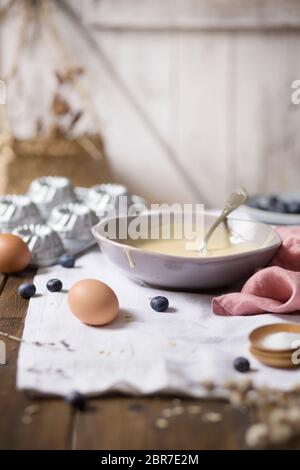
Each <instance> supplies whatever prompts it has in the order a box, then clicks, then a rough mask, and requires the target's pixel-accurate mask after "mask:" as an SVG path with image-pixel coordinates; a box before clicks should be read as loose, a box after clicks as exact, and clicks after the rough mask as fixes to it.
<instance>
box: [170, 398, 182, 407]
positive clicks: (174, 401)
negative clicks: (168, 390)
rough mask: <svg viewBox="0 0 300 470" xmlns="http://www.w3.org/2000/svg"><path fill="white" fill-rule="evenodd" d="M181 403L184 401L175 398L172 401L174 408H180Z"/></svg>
mask: <svg viewBox="0 0 300 470" xmlns="http://www.w3.org/2000/svg"><path fill="white" fill-rule="evenodd" d="M181 403H182V400H180V398H174V399H173V400H172V405H173V406H179V405H181Z"/></svg>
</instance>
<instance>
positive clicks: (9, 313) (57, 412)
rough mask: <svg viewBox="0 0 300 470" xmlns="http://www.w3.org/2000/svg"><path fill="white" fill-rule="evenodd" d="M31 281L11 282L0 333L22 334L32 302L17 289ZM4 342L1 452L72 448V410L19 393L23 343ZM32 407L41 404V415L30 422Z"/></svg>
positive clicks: (1, 303) (0, 309) (0, 307)
mask: <svg viewBox="0 0 300 470" xmlns="http://www.w3.org/2000/svg"><path fill="white" fill-rule="evenodd" d="M31 278H32V273H25V274H24V275H22V276H19V277H16V276H13V277H12V276H11V277H9V278H8V279H7V281H6V283H5V287H4V289H3V291H2V293H1V295H0V330H2V331H5V332H6V333H8V334H11V335H15V336H21V335H22V331H23V325H24V319H25V314H26V310H27V306H28V301H27V300H24V299H22V298H20V297H19V295H18V293H17V288H18V285H20V284H21V283H22V282H27V281H29V280H30V279H31ZM1 279H2V283H3V277H2V278H0V285H1ZM0 339H1V340H3V338H0ZM4 340H5V344H6V349H7V364H6V365H4V366H0V383H1V387H0V409H1V419H0V449H66V448H69V446H70V442H71V441H70V436H71V434H72V419H73V417H72V415H71V414H70V410H69V407H68V406H67V405H66V404H65V403H64V402H63V401H58V400H54V399H51V400H47V401H45V400H38V401H37V400H34V399H31V398H30V397H29V396H26V395H25V394H24V393H21V392H19V391H17V390H16V385H15V376H16V361H17V355H18V347H19V343H16V342H15V341H11V340H8V339H4ZM32 404H38V412H37V413H36V414H34V415H33V416H32V417H31V419H30V417H29V418H28V415H26V409H27V407H28V406H29V405H32ZM58 422H59V424H58Z"/></svg>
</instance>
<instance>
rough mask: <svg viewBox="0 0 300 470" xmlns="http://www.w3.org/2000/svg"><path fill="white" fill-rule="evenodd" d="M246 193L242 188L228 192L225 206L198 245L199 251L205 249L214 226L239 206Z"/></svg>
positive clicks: (223, 220)
mask: <svg viewBox="0 0 300 470" xmlns="http://www.w3.org/2000/svg"><path fill="white" fill-rule="evenodd" d="M247 198H248V194H247V192H246V191H245V189H243V188H239V189H237V190H236V191H235V192H234V193H232V194H230V196H229V198H228V199H227V201H226V203H225V206H224V208H223V210H222V213H221V215H220V216H219V217H218V218H217V220H216V221H215V222H214V223H213V225H212V226H211V227H210V229H209V230H208V232H207V234H206V235H205V237H204V241H203V243H202V245H201V247H200V251H205V250H207V245H208V242H209V240H210V237H211V236H212V234H213V233H214V231H215V230H216V228H217V227H218V226H219V225H220V224H221V223H222V222H226V219H227V217H228V215H229V214H231V212H233V211H234V210H235V209H237V208H238V207H240V206H241V205H242V204H244V202H245V201H246V200H247Z"/></svg>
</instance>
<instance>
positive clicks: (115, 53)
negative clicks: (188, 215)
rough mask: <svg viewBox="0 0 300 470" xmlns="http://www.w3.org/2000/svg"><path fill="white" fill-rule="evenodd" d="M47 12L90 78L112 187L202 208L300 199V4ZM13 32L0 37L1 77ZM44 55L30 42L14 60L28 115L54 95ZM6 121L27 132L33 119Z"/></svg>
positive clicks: (172, 1)
mask: <svg viewBox="0 0 300 470" xmlns="http://www.w3.org/2000/svg"><path fill="white" fill-rule="evenodd" d="M53 10H54V11H55V18H56V24H57V27H58V28H59V30H60V31H61V33H62V34H63V36H64V40H65V45H66V48H67V49H68V50H69V51H70V52H71V53H72V56H73V57H76V59H77V61H78V63H82V64H83V65H85V66H86V68H87V69H88V72H89V74H88V77H87V78H86V79H85V85H86V86H87V87H88V88H89V90H90V92H91V94H92V97H93V101H94V103H95V105H96V107H97V112H98V115H99V119H100V125H101V131H102V133H103V135H104V138H105V141H106V145H107V153H108V155H109V159H110V163H111V166H112V169H113V172H114V178H115V179H116V180H119V181H121V182H123V183H125V184H127V185H128V186H129V187H130V189H131V190H133V191H135V192H137V193H140V194H143V195H144V196H145V197H147V198H148V199H149V200H153V201H167V202H172V201H179V202H192V201H198V202H205V203H207V204H209V205H210V206H216V205H219V204H221V203H222V201H223V199H224V197H225V196H226V195H227V193H228V192H229V191H230V190H231V189H232V188H234V187H236V186H237V185H243V186H245V187H246V188H247V189H248V191H249V192H251V193H256V192H262V191H278V190H285V189H293V190H294V189H299V190H300V105H299V106H297V105H294V104H292V103H291V93H292V90H291V83H292V81H293V80H296V79H299V78H300V2H299V1H296V0H293V1H292V0H264V1H263V0H261V1H259V2H257V1H255V0H251V1H250V0H249V1H247V2H246V1H243V0H210V1H209V0H206V1H204V0H85V1H84V2H83V1H82V2H78V1H75V0H59V1H58V0H57V2H56V5H54V6H53ZM14 23H17V18H11V22H10V26H9V28H6V29H7V30H5V28H4V30H3V31H2V37H4V38H6V42H5V40H4V41H2V56H3V62H4V65H3V67H4V68H5V67H6V66H7V63H8V62H9V60H10V57H6V56H8V55H9V54H8V53H7V50H8V49H9V50H10V48H6V47H4V45H5V44H7V41H8V39H7V38H10V40H9V43H12V42H13V40H14V38H13V34H12V31H13V30H14ZM15 27H16V25H15ZM47 54H48V55H46V54H45V49H44V47H43V44H42V41H40V43H39V44H38V45H36V47H35V49H34V52H31V53H27V55H26V58H25V59H24V61H23V62H22V70H23V74H22V76H23V78H22V80H23V82H22V84H23V87H24V88H25V90H27V95H26V92H24V94H25V95H26V96H27V98H28V99H29V98H30V99H31V105H30V110H31V115H32V116H38V115H39V113H41V110H42V109H43V107H45V108H46V106H47V104H48V102H49V99H50V96H51V89H52V88H53V83H54V82H53V78H52V75H51V66H50V65H49V64H51V63H55V60H56V59H55V54H54V52H53V51H52V52H51V53H50V52H49V51H48V53H47ZM46 59H47V60H46ZM50 59H51V60H50ZM51 61H52V62H51ZM49 68H50V70H49ZM37 76H38V79H37V78H36V77H37ZM24 77H25V78H24ZM34 77H35V78H34ZM24 83H25V85H24ZM32 84H34V87H33V85H32ZM32 100H34V101H35V103H37V104H36V106H33V105H32ZM16 121H19V122H17V124H16V128H17V129H19V131H20V132H21V133H23V134H24V133H26V132H31V131H32V129H33V124H32V123H33V120H32V121H31V122H30V119H29V120H28V119H26V121H25V124H26V125H24V119H23V120H22V119H19V120H18V119H16ZM87 125H89V124H88V123H87Z"/></svg>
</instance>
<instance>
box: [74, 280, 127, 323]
mask: <svg viewBox="0 0 300 470" xmlns="http://www.w3.org/2000/svg"><path fill="white" fill-rule="evenodd" d="M68 302H69V307H70V309H71V311H72V312H73V313H74V315H75V316H76V317H77V318H78V319H79V320H80V321H82V322H83V323H86V324H87V325H95V326H96V325H107V324H108V323H111V322H112V321H113V320H114V319H115V318H116V316H117V315H118V311H119V302H118V298H117V296H116V294H115V293H114V291H113V290H112V289H111V288H110V287H109V286H108V285H107V284H105V283H104V282H101V281H98V280H97V279H83V280H82V281H79V282H76V284H74V286H73V287H72V288H71V290H70V292H69V295H68Z"/></svg>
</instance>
